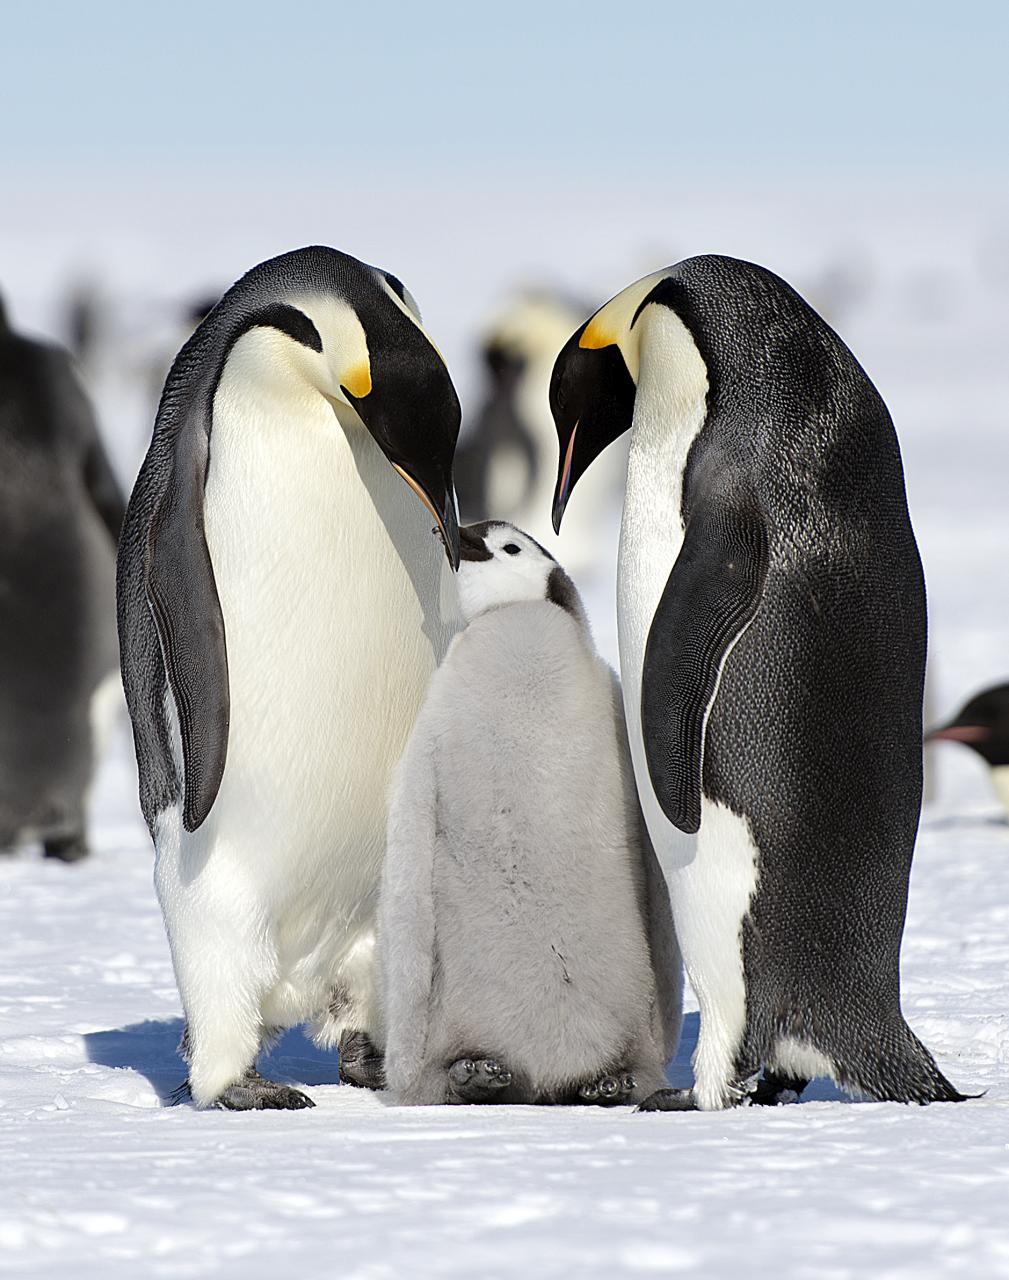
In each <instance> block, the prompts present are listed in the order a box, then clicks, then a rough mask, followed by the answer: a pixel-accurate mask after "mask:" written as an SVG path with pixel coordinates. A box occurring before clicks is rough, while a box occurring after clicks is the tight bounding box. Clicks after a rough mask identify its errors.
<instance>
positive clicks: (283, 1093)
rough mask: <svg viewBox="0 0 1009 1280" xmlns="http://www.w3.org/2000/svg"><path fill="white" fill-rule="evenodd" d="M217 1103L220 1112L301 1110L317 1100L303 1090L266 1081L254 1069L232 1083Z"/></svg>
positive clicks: (216, 1099)
mask: <svg viewBox="0 0 1009 1280" xmlns="http://www.w3.org/2000/svg"><path fill="white" fill-rule="evenodd" d="M213 1106H214V1107H215V1108H216V1109H217V1110H218V1111H300V1110H301V1109H302V1108H304V1107H314V1106H315V1103H314V1102H313V1101H312V1099H311V1098H310V1097H309V1096H308V1094H307V1093H302V1092H301V1090H300V1089H293V1088H292V1087H291V1086H290V1085H288V1084H277V1082H276V1081H275V1080H266V1079H265V1078H264V1077H263V1076H261V1075H260V1074H259V1072H258V1071H256V1070H255V1069H254V1068H252V1069H250V1070H249V1071H247V1072H246V1073H245V1075H244V1076H243V1077H242V1079H241V1080H236V1081H235V1083H234V1084H229V1085H228V1087H227V1088H226V1089H225V1090H224V1092H223V1093H221V1094H219V1095H218V1097H216V1098H215V1099H214V1102H213Z"/></svg>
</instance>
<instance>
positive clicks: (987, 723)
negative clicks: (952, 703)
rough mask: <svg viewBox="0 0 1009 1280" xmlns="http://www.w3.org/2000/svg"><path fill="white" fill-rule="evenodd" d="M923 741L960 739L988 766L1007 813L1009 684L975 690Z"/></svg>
mask: <svg viewBox="0 0 1009 1280" xmlns="http://www.w3.org/2000/svg"><path fill="white" fill-rule="evenodd" d="M925 741H926V742H962V743H963V744H964V745H965V746H968V747H970V748H971V749H972V750H973V751H976V752H977V754H978V755H979V756H980V757H981V759H982V760H983V761H984V762H985V764H986V765H987V766H988V769H989V773H990V776H991V782H992V786H993V787H994V788H995V794H996V795H997V796H998V798H999V800H1000V802H1001V804H1002V807H1003V808H1004V809H1005V811H1006V813H1007V814H1009V684H996V685H992V686H991V687H990V688H988V689H982V691H981V692H980V693H976V694H975V695H974V697H973V698H971V699H970V701H969V702H966V703H965V704H964V705H963V706H962V707H961V708H960V710H959V711H958V712H957V713H956V715H955V716H954V717H953V719H952V720H950V721H949V722H948V723H947V724H944V725H940V726H939V727H938V728H935V729H932V730H931V731H930V732H929V733H928V734H926V735H925Z"/></svg>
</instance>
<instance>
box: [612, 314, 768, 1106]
mask: <svg viewBox="0 0 1009 1280" xmlns="http://www.w3.org/2000/svg"><path fill="white" fill-rule="evenodd" d="M649 324H650V326H651V329H652V333H653V337H654V338H655V339H658V338H662V340H663V342H664V343H665V344H666V347H665V350H666V351H672V350H674V349H676V350H678V351H679V357H678V360H677V361H676V362H673V361H672V360H666V359H663V348H662V347H661V346H659V344H658V342H656V344H655V346H654V347H653V351H658V356H657V357H656V358H654V359H653V360H652V361H651V362H650V363H648V364H646V363H645V361H644V359H643V360H642V366H641V376H640V379H639V383H638V393H637V398H636V402H635V412H634V425H633V430H632V436H631V450H630V457H629V459H628V467H627V490H626V498H625V501H624V516H623V522H622V525H621V531H620V561H619V567H618V575H617V596H618V634H619V642H620V670H621V679H622V681H623V689H624V709H625V712H626V717H627V729H628V737H629V741H630V747H631V757H632V760H633V763H634V776H635V780H636V782H637V786H638V794H639V797H640V800H641V806H642V810H643V812H644V816H645V821H646V823H647V826H648V832H649V835H650V836H651V839H652V844H653V845H654V847H655V852H656V855H657V857H658V859H659V862H660V864H661V865H662V869H663V871H664V873H665V875H666V878H667V880H668V882H669V889H670V897H671V901H672V906H673V916H674V920H675V924H676V933H677V938H678V940H679V943H680V948H681V951H682V954H683V960H684V964H685V966H686V969H687V973H688V975H689V977H690V982H691V985H692V986H693V988H694V992H695V994H696V995H697V998H698V1001H699V1003H700V1006H701V1029H700V1036H699V1040H698V1047H697V1051H696V1053H695V1055H694V1075H695V1094H696V1097H697V1102H698V1105H699V1106H700V1107H701V1108H702V1109H708V1108H715V1107H720V1106H724V1105H726V1104H727V1102H728V1101H729V1100H730V1091H731V1088H732V1085H733V1084H734V1065H735V1058H736V1052H737V1049H738V1046H739V1043H740V1040H741V1037H742V1034H743V1031H744V1029H745V1017H746V987H745V976H744V971H743V955H742V937H741V927H742V921H743V918H744V916H745V915H746V912H747V910H748V909H749V904H750V902H751V900H752V897H753V893H754V891H755V888H756V884H757V856H758V855H757V849H756V846H755V844H754V842H753V837H752V834H751V832H750V827H749V822H748V821H747V820H746V818H745V817H743V816H740V815H738V814H735V813H733V812H731V811H730V810H729V809H727V808H726V807H725V806H723V805H721V804H718V803H714V802H712V801H709V800H708V799H706V798H705V797H704V796H703V794H702V799H701V826H700V830H699V832H698V834H697V835H696V836H688V835H685V834H684V833H683V832H681V831H679V830H678V829H677V828H676V827H675V826H673V824H672V823H671V822H670V821H669V819H668V818H667V817H666V816H665V814H664V813H663V812H662V808H661V806H660V805H659V802H658V798H657V797H656V795H655V790H654V788H653V786H652V783H651V779H650V776H649V773H648V763H647V759H646V756H645V744H644V736H643V733H642V726H641V693H642V667H643V665H644V657H645V647H646V645H647V642H648V634H649V631H650V629H651V626H652V620H653V618H654V615H655V611H656V609H657V607H658V604H659V600H660V599H661V596H662V593H663V591H664V589H665V586H666V583H667V582H668V580H669V575H670V573H671V572H672V569H673V566H674V564H675V563H676V559H677V557H678V555H679V554H680V550H681V548H682V546H683V540H684V535H685V530H684V526H683V521H682V514H681V511H682V489H681V484H682V476H683V473H684V469H685V466H686V461H687V455H688V453H689V450H690V446H691V444H692V443H693V441H694V439H695V438H696V436H697V433H698V432H699V431H700V429H701V428H702V426H703V424H704V420H705V393H706V387H707V380H706V376H705V375H704V373H703V366H701V368H700V369H699V370H695V375H694V378H693V382H691V380H690V379H689V378H685V377H681V378H680V380H679V381H678V382H675V381H673V380H672V379H671V378H670V377H669V368H671V367H675V365H676V364H678V365H679V367H680V368H681V369H682V368H683V367H689V365H690V362H691V361H693V360H698V361H699V356H697V353H696V350H693V351H692V342H691V341H690V339H689V335H686V331H685V330H684V329H683V326H682V324H681V322H680V321H679V320H678V319H677V318H676V317H675V316H674V315H673V314H672V312H668V311H665V310H664V309H656V314H655V315H654V316H653V317H651V318H650V320H649ZM691 352H692V354H691ZM716 696H717V690H716ZM709 709H710V708H709Z"/></svg>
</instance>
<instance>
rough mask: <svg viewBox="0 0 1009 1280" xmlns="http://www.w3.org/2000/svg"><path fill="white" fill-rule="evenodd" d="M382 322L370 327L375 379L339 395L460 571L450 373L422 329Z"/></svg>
mask: <svg viewBox="0 0 1009 1280" xmlns="http://www.w3.org/2000/svg"><path fill="white" fill-rule="evenodd" d="M391 319H392V321H393V323H391V324H390V323H389V320H390V318H389V317H383V318H382V320H381V322H380V323H378V324H374V323H373V324H372V326H371V327H370V328H369V329H368V330H367V332H368V345H369V354H370V359H369V369H370V378H369V380H368V382H366V383H362V382H355V383H354V385H348V384H347V383H341V385H340V390H341V391H342V393H343V395H344V396H345V397H346V399H347V401H348V402H349V403H350V405H351V406H352V407H353V409H354V410H355V411H356V413H357V415H358V417H359V418H360V419H361V421H362V422H363V423H364V425H365V426H366V427H367V428H368V430H369V431H370V432H371V435H372V436H373V437H374V439H375V441H376V443H377V444H378V446H379V448H380V449H381V450H382V452H383V453H384V454H385V456H386V457H387V458H388V459H389V462H390V463H391V464H392V465H393V467H395V469H396V470H397V471H398V472H399V474H400V475H401V476H402V477H403V479H404V480H405V481H406V483H407V484H408V485H409V486H410V488H411V489H412V490H413V491H414V493H415V494H416V495H417V497H418V498H419V499H420V500H421V502H423V503H424V505H425V506H426V507H427V508H428V510H429V511H430V512H431V515H432V516H433V517H434V519H435V521H436V522H437V525H438V529H439V532H440V533H441V537H442V541H443V542H444V544H445V551H446V553H447V555H448V558H449V562H450V563H451V565H452V567H453V568H454V569H457V568H458V567H459V517H458V513H457V510H456V501H455V488H454V485H453V479H452V463H453V459H454V456H455V446H456V441H457V440H458V438H459V423H460V420H461V417H462V410H461V408H460V405H459V397H458V396H457V395H456V391H455V387H454V386H453V385H452V379H451V378H450V377H449V374H448V370H447V368H446V367H445V364H444V362H443V360H442V358H441V356H440V355H439V354H438V352H437V350H436V349H435V348H434V347H433V346H432V344H431V342H430V340H429V339H428V338H427V336H426V335H425V334H424V332H423V330H422V329H421V328H420V327H419V325H416V324H410V323H409V322H408V321H407V322H406V323H405V324H404V323H400V322H398V321H397V320H396V318H395V317H392V318H391Z"/></svg>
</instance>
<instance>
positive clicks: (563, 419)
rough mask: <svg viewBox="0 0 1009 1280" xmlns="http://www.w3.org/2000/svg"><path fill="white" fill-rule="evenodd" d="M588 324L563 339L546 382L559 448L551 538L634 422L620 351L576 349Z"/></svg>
mask: <svg viewBox="0 0 1009 1280" xmlns="http://www.w3.org/2000/svg"><path fill="white" fill-rule="evenodd" d="M590 323H591V322H588V323H587V324H584V325H582V326H581V328H579V329H577V330H576V331H575V332H574V334H572V336H571V337H570V338H569V339H568V341H567V343H566V344H565V345H564V348H563V350H562V351H561V353H560V355H559V356H558V357H557V362H556V364H555V365H554V371H553V375H552V377H551V379H550V410H551V412H552V413H553V415H554V423H555V424H556V427H557V439H558V443H559V446H560V466H559V470H558V474H557V487H556V489H555V490H554V505H553V525H554V532H555V533H560V528H561V520H562V519H563V516H564V509H565V507H566V506H567V504H568V499H569V498H570V496H571V491H572V490H573V489H574V487H575V485H576V484H577V483H578V480H579V479H580V478H581V476H582V475H583V474H584V473H585V471H586V470H588V467H589V465H590V463H592V461H593V460H594V459H595V458H597V457H598V456H599V454H601V453H602V451H603V450H604V449H605V448H606V446H607V445H609V444H612V443H613V441H614V440H617V439H619V437H620V436H622V435H623V434H624V432H625V431H627V430H629V428H630V425H631V419H632V418H633V416H634V395H635V385H634V379H633V378H632V377H631V375H630V373H629V371H628V369H627V365H626V363H625V361H624V357H623V354H622V353H621V351H620V348H619V347H618V346H616V345H612V346H606V347H601V348H591V347H588V348H586V347H583V346H582V345H581V342H582V339H583V338H584V336H585V333H586V330H587V329H588V327H589V324H590Z"/></svg>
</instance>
